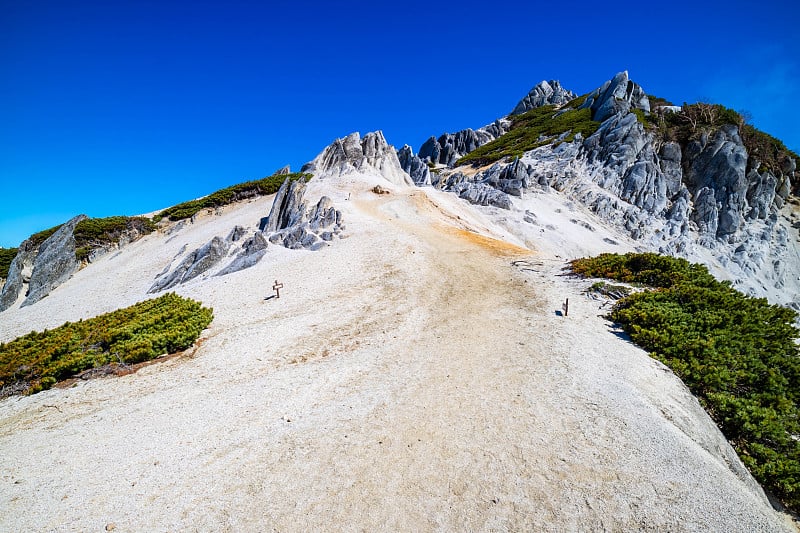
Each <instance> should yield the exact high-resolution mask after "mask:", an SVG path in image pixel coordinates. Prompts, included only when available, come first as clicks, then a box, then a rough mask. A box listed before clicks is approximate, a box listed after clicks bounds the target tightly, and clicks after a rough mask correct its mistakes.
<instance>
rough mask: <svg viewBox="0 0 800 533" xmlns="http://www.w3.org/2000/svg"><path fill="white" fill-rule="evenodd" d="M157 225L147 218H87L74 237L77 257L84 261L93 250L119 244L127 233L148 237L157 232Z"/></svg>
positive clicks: (78, 226) (76, 228)
mask: <svg viewBox="0 0 800 533" xmlns="http://www.w3.org/2000/svg"><path fill="white" fill-rule="evenodd" d="M155 229H156V225H155V224H154V223H153V221H152V220H150V219H149V218H145V217H123V216H116V217H107V218H87V219H84V220H81V221H80V222H78V223H77V224H76V225H75V229H74V230H73V231H72V235H73V236H74V237H75V246H76V249H75V257H76V258H77V259H78V260H79V261H82V260H84V259H86V258H88V257H89V254H90V253H91V251H92V250H94V249H96V248H98V247H101V246H104V245H107V244H113V243H116V242H119V239H120V237H121V236H122V234H123V233H124V232H125V231H128V230H136V231H138V232H139V234H142V235H146V234H148V233H152V232H153V231H155Z"/></svg>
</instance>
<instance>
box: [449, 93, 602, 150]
mask: <svg viewBox="0 0 800 533" xmlns="http://www.w3.org/2000/svg"><path fill="white" fill-rule="evenodd" d="M581 98H583V99H584V100H585V99H586V98H585V96H581V97H579V98H576V99H575V100H573V101H572V102H570V103H569V104H567V105H572V104H573V102H576V101H580V99H581ZM511 120H512V122H511V128H510V129H509V131H508V132H506V133H505V134H504V135H501V136H500V137H498V138H497V139H495V140H493V141H491V142H489V143H486V144H484V145H483V146H481V147H479V148H477V149H475V150H473V151H472V152H470V153H469V154H467V155H465V156H464V157H462V158H461V159H459V160H458V161H457V162H456V165H466V164H472V165H475V166H481V165H486V164H489V163H494V162H495V161H499V160H500V159H503V158H504V157H519V156H521V155H522V154H523V153H525V152H527V151H529V150H533V149H534V148H538V147H539V146H544V145H545V144H550V143H552V142H553V141H555V140H556V138H557V137H558V136H560V135H562V134H564V133H566V132H570V134H569V135H568V136H567V137H565V138H564V139H563V142H571V141H572V140H574V139H575V134H576V133H578V132H580V133H581V134H582V135H583V137H584V138H586V137H588V136H590V135H591V134H593V133H594V132H595V131H597V128H598V127H599V126H600V123H599V122H595V121H593V120H592V111H591V110H590V109H589V108H586V109H567V110H566V111H562V112H561V113H558V112H557V109H556V107H555V106H552V105H547V106H542V107H537V108H534V109H531V110H530V111H528V112H526V113H523V114H521V115H518V116H515V117H513V118H512V119H511Z"/></svg>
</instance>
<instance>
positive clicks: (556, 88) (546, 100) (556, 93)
mask: <svg viewBox="0 0 800 533" xmlns="http://www.w3.org/2000/svg"><path fill="white" fill-rule="evenodd" d="M575 96H576V95H575V93H573V92H572V91H568V90H566V89H564V88H563V87H562V86H561V82H559V81H558V80H550V81H549V82H547V81H544V80H543V81H540V82H539V84H538V85H536V87H534V88H533V89H531V90H530V92H528V94H527V95H525V98H523V99H522V100H520V101H519V103H518V104H517V105H516V107H514V110H513V111H512V112H511V114H512V115H521V114H522V113H525V112H526V111H530V110H531V109H534V108H537V107H542V106H545V105H559V106H560V105H564V104H566V103H567V102H569V101H570V100H573V99H575Z"/></svg>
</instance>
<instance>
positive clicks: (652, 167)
mask: <svg viewBox="0 0 800 533" xmlns="http://www.w3.org/2000/svg"><path fill="white" fill-rule="evenodd" d="M547 85H548V86H549V87H550V89H553V84H551V83H547ZM537 88H538V89H537ZM557 93H559V91H556V90H553V93H552V95H556V94H557ZM548 94H551V93H550V92H549V91H548V89H547V87H546V86H545V85H543V84H539V85H538V86H537V87H534V89H533V90H532V91H531V93H529V95H527V96H526V97H525V98H523V100H522V101H521V102H520V105H518V108H515V112H524V111H525V110H527V109H530V108H532V107H531V106H537V105H547V104H549V103H563V102H557V101H556V100H553V99H552V98H551V99H550V100H548V98H549V97H548V96H547V95H548ZM552 95H551V96H552ZM558 98H561V99H563V98H566V96H563V94H562V96H561V97H558ZM580 108H584V109H585V108H588V109H590V110H591V112H592V116H593V119H594V120H596V121H598V122H600V123H601V124H600V126H599V128H598V129H597V131H596V132H595V133H594V134H592V135H591V136H589V137H588V138H586V139H583V138H582V137H581V136H579V135H576V137H575V139H574V140H573V141H572V142H563V139H559V142H558V143H554V144H552V145H546V146H542V147H539V148H536V149H534V150H532V151H530V152H528V153H526V154H524V156H523V157H522V158H520V159H518V160H515V161H513V162H511V163H498V164H495V165H493V166H492V167H490V168H489V169H487V170H484V171H482V172H479V173H477V174H475V175H473V176H467V175H465V174H463V173H461V172H458V171H456V172H447V171H445V172H443V173H442V174H441V175H439V174H437V175H432V176H431V183H432V185H434V186H435V187H438V188H441V189H443V190H449V191H452V192H454V193H456V194H458V195H459V196H461V197H462V198H464V199H466V200H467V201H470V202H472V203H476V204H480V205H494V206H496V207H503V208H506V209H513V202H512V200H511V198H510V197H509V196H511V197H514V196H516V197H524V195H525V191H527V190H529V189H530V188H533V187H536V188H537V189H540V190H545V191H547V190H555V191H558V192H561V193H563V194H564V195H566V196H567V197H568V198H570V199H571V200H574V201H576V202H579V203H581V204H583V205H585V206H587V207H588V208H589V209H590V210H591V211H593V212H594V213H595V214H596V215H597V216H598V217H599V218H601V219H603V220H604V221H605V222H607V223H608V224H610V225H612V226H616V227H617V228H619V229H621V230H623V231H624V232H626V233H627V234H628V235H630V237H631V238H633V239H635V240H636V241H637V242H638V243H639V246H640V248H641V249H649V250H653V251H658V252H660V253H665V254H671V255H678V256H684V257H688V258H690V259H692V260H702V259H703V258H704V257H714V258H715V260H716V261H717V262H718V264H717V266H716V267H714V266H713V265H710V266H712V270H713V268H717V272H721V273H723V274H724V275H725V276H727V277H731V278H733V279H734V280H735V281H734V284H735V285H736V286H737V287H739V288H740V289H742V290H744V291H746V292H750V293H751V294H756V295H761V296H764V295H772V299H773V301H776V302H781V303H787V304H788V303H792V302H793V301H800V264H798V263H799V262H798V261H797V257H790V253H791V254H794V255H795V256H797V255H798V254H800V250H797V251H793V250H795V248H796V245H795V244H794V243H793V242H792V241H793V239H795V240H796V239H797V228H798V227H800V223H798V222H795V226H796V227H794V228H792V227H791V224H790V223H789V222H786V220H783V219H782V217H781V215H780V214H781V213H783V215H784V216H788V214H787V213H785V212H783V211H781V209H782V208H783V206H784V203H785V202H786V200H787V198H788V197H789V195H790V194H791V188H792V185H791V181H790V177H791V176H792V175H793V174H794V172H795V170H796V169H795V162H794V161H793V160H792V159H791V158H787V159H786V161H785V162H784V164H782V165H781V168H780V169H779V170H775V169H774V168H773V169H772V170H765V169H764V168H763V167H762V165H761V164H760V162H759V161H757V160H755V159H754V158H753V157H752V156H751V155H750V154H748V153H747V149H746V147H745V145H744V143H743V142H742V139H741V137H740V135H739V133H738V129H737V127H736V126H735V125H723V126H716V127H714V128H706V131H703V129H702V128H698V131H697V132H695V133H694V134H693V135H692V136H691V138H690V139H689V140H688V141H686V140H683V141H681V142H677V141H675V140H670V139H669V138H659V137H657V136H656V134H655V133H654V131H653V130H651V129H649V128H646V127H645V124H643V122H642V120H641V118H640V117H641V113H639V114H638V115H637V114H636V113H633V111H642V112H644V113H645V114H647V113H649V111H650V102H649V98H648V97H647V95H646V93H645V91H644V90H643V89H642V87H641V86H639V85H638V84H637V83H635V82H633V81H631V80H630V79H629V77H628V73H627V72H620V73H618V74H617V75H616V76H614V77H613V78H612V79H610V80H608V81H607V82H605V83H604V84H603V85H602V86H600V87H598V88H597V89H596V90H594V91H592V92H591V93H590V94H589V95H588V96H587V98H586V100H585V101H584V102H583V103H582V104H581V106H580ZM659 112H661V113H663V112H681V108H678V107H674V106H673V107H672V108H670V109H668V110H665V109H664V108H663V106H662V108H660V109H659ZM496 124H498V123H496ZM500 124H502V122H500ZM500 130H502V128H500ZM478 131H480V130H478ZM489 137H492V138H493V136H491V135H483V136H481V135H480V134H478V132H472V130H464V131H462V132H459V133H457V134H445V135H443V136H441V137H439V138H438V139H435V138H430V139H429V140H428V141H426V143H425V145H423V147H422V148H421V149H420V153H419V158H420V159H422V160H423V161H425V160H430V161H433V162H435V163H437V164H447V165H452V164H453V163H454V162H455V161H456V160H457V159H458V158H459V157H461V156H462V155H465V154H466V153H468V152H469V151H471V150H473V149H474V148H475V147H477V146H479V145H481V144H482V143H484V141H487V139H489ZM489 140H490V139H489ZM487 142H488V141H487ZM406 153H407V154H410V151H406ZM773 167H774V165H773ZM409 168H411V167H409ZM492 191H495V192H492ZM498 193H500V194H498ZM790 235H794V237H790ZM702 250H705V251H702ZM798 307H800V305H798Z"/></svg>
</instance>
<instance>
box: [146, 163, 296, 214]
mask: <svg viewBox="0 0 800 533" xmlns="http://www.w3.org/2000/svg"><path fill="white" fill-rule="evenodd" d="M310 178H311V174H307V173H300V172H295V173H293V174H274V175H272V176H268V177H266V178H262V179H260V180H253V181H247V182H245V183H239V184H238V185H233V186H231V187H226V188H224V189H220V190H218V191H216V192H213V193H211V194H209V195H208V196H204V197H203V198H200V199H198V200H190V201H188V202H183V203H182V204H178V205H175V206H172V207H169V208H167V209H165V210H163V211H161V212H160V213H159V214H157V215H156V216H154V217H153V220H154V221H158V220H161V219H163V218H169V219H170V220H173V221H175V220H183V219H186V218H191V217H192V216H194V214H195V213H198V212H199V211H201V210H203V209H213V208H216V207H222V206H225V205H228V204H231V203H233V202H238V201H240V200H244V199H247V198H254V197H256V196H266V195H269V194H275V193H276V192H277V191H278V189H280V187H281V185H282V184H283V182H284V181H285V180H286V179H289V180H290V181H295V180H299V179H306V180H307V179H310Z"/></svg>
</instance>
